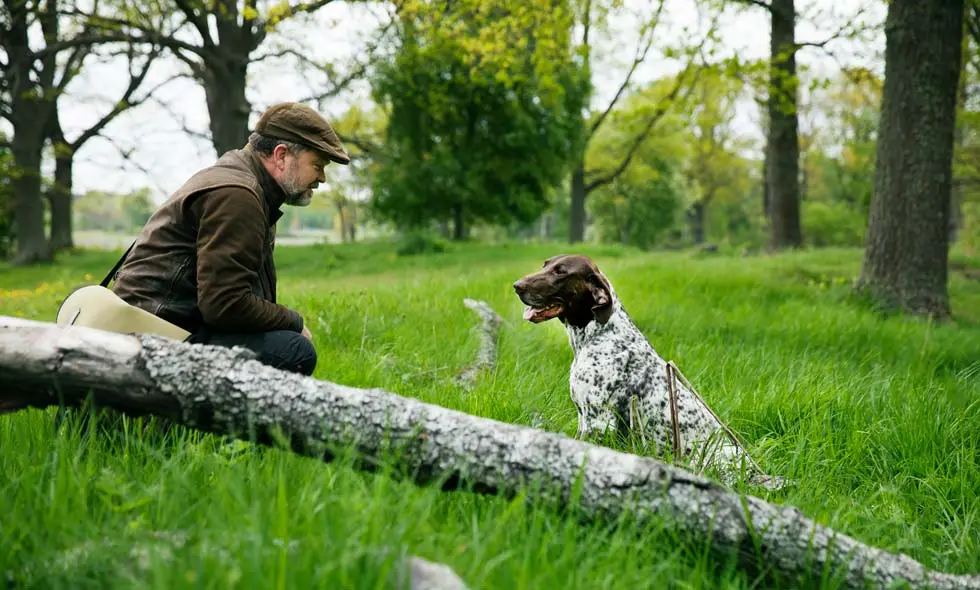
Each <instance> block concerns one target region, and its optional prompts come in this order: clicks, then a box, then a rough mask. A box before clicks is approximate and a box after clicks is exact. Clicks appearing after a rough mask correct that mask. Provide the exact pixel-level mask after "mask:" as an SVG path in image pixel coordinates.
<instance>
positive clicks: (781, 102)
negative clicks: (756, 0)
mask: <svg viewBox="0 0 980 590" xmlns="http://www.w3.org/2000/svg"><path fill="white" fill-rule="evenodd" d="M769 12H770V14H771V18H772V25H771V26H772V32H771V36H770V53H771V56H770V59H771V63H770V66H769V68H770V69H769V72H770V74H769V78H770V79H769V109H768V110H769V140H768V146H767V150H768V157H767V172H766V175H767V184H768V185H769V195H768V197H769V232H770V233H769V248H770V249H771V250H783V249H786V248H798V247H800V246H802V245H803V233H802V230H801V229H800V184H799V182H800V180H799V177H800V142H799V122H798V117H797V110H796V107H797V103H798V96H799V92H798V87H799V80H798V78H797V75H796V9H795V6H794V0H772V3H771V4H770V7H769Z"/></svg>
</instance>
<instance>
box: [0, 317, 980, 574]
mask: <svg viewBox="0 0 980 590" xmlns="http://www.w3.org/2000/svg"><path fill="white" fill-rule="evenodd" d="M251 356H252V355H251V354H250V353H247V352H246V351H245V350H244V349H231V350H229V349H224V348H219V347H212V346H202V345H188V344H184V343H180V342H176V341H173V340H165V339H162V338H158V337H136V336H128V335H121V334H112V333H108V332H102V331H98V330H92V329H89V328H81V327H70V328H61V327H58V326H55V325H53V324H48V323H41V322H34V321H26V320H20V319H17V318H7V317H0V392H2V393H0V412H13V411H17V410H19V409H22V408H26V407H41V408H43V407H48V406H55V405H59V404H64V405H78V404H80V403H82V402H83V401H84V400H85V399H86V398H87V397H88V396H89V394H90V392H91V395H92V397H93V400H94V402H95V403H96V404H97V405H100V406H106V407H110V408H114V409H117V410H120V411H122V412H126V413H132V414H154V415H158V416H163V417H166V418H168V419H170V420H173V421H175V422H178V423H181V424H184V425H186V426H189V427H192V428H197V429H200V430H204V431H208V432H218V433H226V434H231V435H233V436H239V437H243V438H246V437H247V438H248V439H249V440H255V441H257V442H260V443H263V444H273V443H274V442H275V441H276V440H277V437H276V435H275V434H274V433H275V432H276V431H280V432H281V433H284V434H285V436H287V437H288V440H289V441H290V442H291V443H292V447H293V450H294V451H296V452H300V453H303V454H307V455H312V456H316V457H318V458H320V459H322V460H325V461H329V460H332V459H333V458H335V456H336V454H335V453H336V449H353V450H354V451H355V452H356V453H357V454H358V455H359V456H360V457H361V458H362V460H363V462H362V463H359V464H358V465H356V466H357V467H359V468H364V469H369V470H370V469H373V468H376V466H377V465H379V464H380V463H382V462H383V461H384V460H385V457H388V456H390V453H391V452H392V451H395V452H397V455H398V462H399V467H400V470H399V471H398V472H397V473H396V476H401V477H408V478H411V479H412V480H413V481H415V482H416V483H417V484H419V485H430V484H437V485H440V486H441V487H442V489H446V490H451V489H467V490H471V491H474V492H480V493H494V494H501V495H505V496H514V495H516V494H518V493H526V494H529V495H528V498H529V500H530V501H535V500H537V501H546V502H554V501H556V502H557V503H558V504H559V505H560V506H562V507H563V508H565V509H567V510H570V511H574V512H575V513H577V514H578V515H580V516H582V517H585V518H588V519H593V520H596V521H606V522H608V521H609V520H610V519H613V520H614V519H616V518H618V517H620V516H624V515H627V514H628V515H629V516H630V517H631V518H632V519H636V520H641V521H642V520H643V519H647V518H651V517H652V518H664V519H667V520H668V521H669V522H670V523H671V524H672V526H674V527H675V529H676V530H677V531H678V532H680V533H682V534H683V535H685V536H690V537H692V538H695V539H702V540H707V541H709V542H710V546H711V549H712V550H713V551H716V552H719V553H723V554H726V555H735V556H736V557H737V558H738V561H739V563H740V564H741V565H742V566H743V567H745V568H746V569H748V570H751V571H758V569H759V568H760V567H763V568H766V569H768V570H769V571H770V572H778V573H779V575H780V577H783V576H792V577H800V578H801V579H804V580H808V581H809V582H808V583H814V582H815V581H819V580H820V579H821V578H822V577H823V576H825V575H828V574H829V575H832V576H834V577H835V578H837V579H838V580H840V581H841V582H843V584H844V586H845V587H850V588H864V587H865V586H867V585H869V584H870V585H872V586H875V587H884V586H891V585H894V584H902V583H904V584H907V587H910V588H936V589H945V588H950V589H954V588H955V589H973V588H976V589H980V575H955V574H948V573H942V572H936V571H933V570H930V569H928V568H926V567H925V566H923V565H922V564H921V563H919V562H917V561H915V560H913V559H912V558H910V557H909V556H907V555H904V554H893V553H889V552H887V551H884V550H882V549H878V548H875V547H870V546H868V545H866V544H863V543H861V542H859V541H858V540H856V539H854V538H852V537H849V536H847V535H844V534H842V533H838V532H836V531H834V530H833V529H831V528H829V527H827V526H824V525H821V524H819V523H816V522H814V521H812V520H810V519H808V518H806V517H805V516H804V515H803V514H802V513H801V512H800V511H799V510H797V509H795V508H792V507H789V506H780V505H775V504H771V503H768V502H765V501H763V500H761V499H759V498H756V497H753V496H744V495H740V494H737V493H734V492H733V491H731V490H729V489H727V488H725V487H723V486H721V485H719V484H717V483H714V482H712V481H710V480H708V479H705V478H703V477H700V476H697V475H694V474H692V473H689V472H686V471H683V470H681V469H679V468H676V467H673V466H671V465H668V464H665V463H663V462H660V461H657V460H654V459H652V458H646V457H640V456H636V455H630V454H626V453H622V452H618V451H615V450H613V449H609V448H606V447H601V446H597V445H593V444H589V443H586V442H583V441H578V440H574V439H572V438H570V437H567V436H564V435H561V434H555V433H550V432H545V431H541V430H537V429H533V428H528V427H525V426H519V425H515V424H507V423H502V422H498V421H494V420H490V419H486V418H480V417H477V416H472V415H469V414H465V413H462V412H458V411H454V410H450V409H447V408H443V407H440V406H436V405H432V404H427V403H423V402H421V401H418V400H416V399H413V398H408V397H403V396H399V395H397V394H394V393H390V392H387V391H384V390H381V389H360V388H355V387H349V386H344V385H339V384H335V383H331V382H328V381H322V380H317V379H313V378H309V377H304V376H301V375H297V374H293V373H286V372H283V371H279V370H277V369H273V368H271V367H268V366H265V365H262V364H260V363H259V362H257V361H255V360H252V358H251ZM532 484H537V485H532Z"/></svg>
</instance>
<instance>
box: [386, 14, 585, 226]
mask: <svg viewBox="0 0 980 590" xmlns="http://www.w3.org/2000/svg"><path fill="white" fill-rule="evenodd" d="M570 21H571V19H570V16H569V13H568V11H567V10H566V9H565V8H563V7H562V6H561V5H556V3H555V2H554V1H553V0H536V1H535V2H520V1H517V0H510V1H508V2H498V3H495V4H488V3H485V2H480V1H479V0H464V1H463V2H451V3H450V2H445V1H444V0H432V1H417V2H406V3H405V4H403V5H402V6H401V7H400V13H399V23H398V25H397V30H398V37H399V46H398V48H397V53H396V55H395V57H394V59H393V60H392V61H390V62H388V63H386V64H383V65H379V66H378V67H377V74H376V76H375V77H374V78H373V81H372V84H373V89H374V93H375V97H376V99H377V101H378V102H379V103H380V104H382V105H384V107H385V108H386V110H387V119H388V124H387V128H386V133H387V141H386V146H385V147H386V149H385V151H384V153H383V154H378V155H377V160H376V161H377V166H378V168H377V172H376V174H375V176H374V199H373V203H372V209H373V210H374V212H375V213H376V214H377V215H379V216H381V217H383V218H385V219H387V220H389V221H391V222H393V223H395V224H396V225H398V226H401V227H403V228H418V227H423V226H426V225H428V224H429V223H431V222H440V221H442V222H449V223H451V224H452V226H453V238H454V239H463V238H465V237H466V235H467V228H468V227H469V226H470V225H471V224H472V223H475V222H478V221H483V222H488V223H508V222H510V221H520V222H529V221H531V220H533V219H535V218H536V217H537V216H539V215H540V214H541V212H542V211H543V210H544V208H545V207H546V206H547V205H548V200H547V195H548V192H549V189H550V188H551V187H552V186H554V185H555V184H557V183H558V182H559V180H560V178H561V176H562V175H564V173H565V172H566V170H567V167H566V166H567V162H568V161H569V160H570V159H571V154H572V153H574V150H575V149H576V148H577V145H578V141H579V139H578V138H579V137H581V133H580V130H579V123H580V122H581V117H580V115H579V112H580V109H581V106H582V104H583V102H584V92H583V91H582V88H583V86H584V85H583V84H581V82H580V72H581V69H580V67H579V66H578V64H576V63H575V61H574V56H573V55H572V53H571V51H570V46H569V36H570V32H569V31H570V27H571V22H570ZM531 31H533V32H534V33H533V35H532V34H530V32H531ZM513 39H517V41H516V42H513V41H512V40H513Z"/></svg>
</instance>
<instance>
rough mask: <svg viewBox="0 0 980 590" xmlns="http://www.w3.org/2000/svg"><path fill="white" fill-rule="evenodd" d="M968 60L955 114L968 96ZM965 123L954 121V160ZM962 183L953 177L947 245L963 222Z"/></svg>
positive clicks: (965, 61)
mask: <svg viewBox="0 0 980 590" xmlns="http://www.w3.org/2000/svg"><path fill="white" fill-rule="evenodd" d="M963 49H964V50H967V49H969V43H968V42H966V39H965V38H964V45H963ZM968 63H969V61H968V60H965V59H964V60H963V67H962V68H963V69H961V70H960V80H959V90H958V91H957V93H956V112H957V115H959V113H962V112H963V111H965V110H966V103H967V101H968V100H969V98H970V89H969V87H968V85H967V83H966V82H967V77H966V68H967V65H968ZM965 127H966V123H965V122H963V121H960V120H957V121H956V127H955V129H956V130H955V134H954V136H953V145H954V147H953V159H954V161H955V159H956V154H957V153H959V152H960V150H961V149H962V147H963V140H964V139H965V137H964V136H965V134H966V133H965V131H966V129H965ZM963 193H964V191H963V184H962V183H960V182H957V179H956V178H953V188H952V193H951V194H950V199H949V232H948V233H947V241H948V242H949V245H950V246H952V245H953V244H955V243H956V239H957V237H958V236H959V231H960V225H961V224H962V223H963Z"/></svg>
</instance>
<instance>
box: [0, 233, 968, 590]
mask: <svg viewBox="0 0 980 590" xmlns="http://www.w3.org/2000/svg"><path fill="white" fill-rule="evenodd" d="M566 249H567V246H564V245H549V244H540V245H525V244H520V245H518V244H513V245H506V244H505V245H498V246H479V245H472V244H454V245H452V246H450V247H449V248H448V249H447V250H446V251H445V252H431V253H426V254H420V255H414V256H399V255H398V254H397V252H396V249H395V246H394V245H390V244H384V243H381V244H363V245H357V246H304V247H290V248H280V249H279V250H278V253H277V257H278V259H279V261H280V293H281V301H282V302H283V303H285V304H287V305H290V306H293V307H295V308H296V309H298V310H299V311H300V312H301V313H302V314H303V315H304V316H305V317H306V318H307V319H308V322H309V323H310V325H311V329H312V331H313V334H314V337H315V340H316V344H317V347H318V349H319V354H320V362H319V366H318V368H317V372H316V375H315V376H316V377H318V378H321V379H327V380H331V381H336V382H340V383H344V384H349V385H355V386H362V387H369V386H370V387H383V388H386V389H388V390H390V391H393V392H397V393H400V394H402V395H408V396H414V397H418V398H420V399H423V400H425V401H429V402H433V403H437V404H441V405H444V406H448V407H452V408H456V409H459V410H463V411H466V412H470V413H473V414H477V415H481V416H486V417H491V418H495V419H498V420H504V421H508V422H516V423H521V424H530V423H531V421H532V419H538V420H540V422H541V424H542V427H543V428H545V429H549V430H554V431H560V432H564V433H567V434H573V433H574V429H575V411H574V408H573V406H572V404H571V401H570V400H569V398H568V385H567V370H568V365H569V363H570V361H571V351H570V349H569V348H568V344H567V339H566V336H565V333H564V330H563V329H562V327H561V326H560V325H559V324H557V323H555V322H551V323H547V324H543V325H538V326H532V325H530V324H527V323H525V322H522V321H521V317H520V314H521V310H522V306H521V304H520V302H519V301H518V300H517V298H516V297H515V296H514V294H513V290H512V288H511V283H512V282H513V281H514V280H515V279H516V278H518V277H519V276H521V275H522V274H524V273H526V272H529V271H531V270H533V269H535V268H537V267H538V266H539V265H540V262H541V261H542V260H543V259H544V258H546V257H548V256H550V255H553V254H555V253H557V252H559V251H564V250H566ZM578 250H579V251H582V252H585V253H588V254H591V255H593V256H594V257H595V259H596V260H597V262H598V264H599V265H600V268H602V269H603V271H604V272H605V273H606V274H607V276H609V278H610V279H611V281H612V282H613V284H614V286H615V287H616V290H617V291H618V293H619V295H620V296H621V298H622V299H623V300H624V302H625V305H626V308H627V310H628V311H629V313H630V314H631V315H632V317H633V318H634V320H635V321H636V323H637V324H638V326H639V327H640V328H641V329H642V330H643V331H644V333H645V334H646V335H647V336H648V338H649V339H650V341H651V342H652V343H653V345H654V347H655V348H656V349H657V350H658V352H659V353H660V354H661V355H662V356H663V357H664V358H667V359H674V360H675V361H676V362H677V363H678V364H679V366H680V367H681V369H682V370H683V371H684V373H685V374H686V375H687V376H688V378H689V379H690V380H691V381H692V382H693V383H694V385H695V386H696V387H697V388H698V390H699V391H700V392H701V393H702V395H704V397H705V398H706V399H707V400H708V402H709V403H710V404H712V406H713V408H714V409H715V411H716V412H717V413H718V414H719V415H720V416H722V417H723V418H724V419H726V420H727V421H728V422H729V424H730V425H731V426H732V427H733V428H734V429H735V430H736V432H737V433H739V435H740V437H741V438H742V439H743V441H744V442H746V444H748V445H749V446H750V447H751V449H752V450H753V452H754V453H755V456H756V457H757V459H758V460H759V461H760V462H761V463H762V464H763V465H764V466H765V467H766V468H767V469H768V470H769V471H770V472H772V473H777V474H781V475H785V476H788V477H790V478H794V479H797V480H798V481H800V483H801V485H800V486H799V487H797V488H794V489H792V490H789V491H787V492H784V493H780V494H778V495H771V496H769V497H770V499H771V500H773V501H778V502H784V503H789V504H792V505H794V506H796V507H798V508H800V509H801V510H802V511H803V512H804V513H805V514H806V515H808V516H809V517H811V518H814V519H816V520H818V521H820V522H823V523H826V524H829V525H831V526H833V527H836V528H838V529H840V530H842V531H844V532H846V533H848V534H851V535H853V536H855V537H857V538H859V539H861V540H862V541H864V542H867V543H871V544H875V545H878V546H882V547H885V548H887V549H889V550H892V551H903V552H906V553H908V554H910V555H911V556H913V557H915V558H916V559H919V560H921V561H923V562H925V563H926V564H928V565H929V566H932V567H935V568H939V569H943V570H947V571H951V572H958V573H965V572H971V571H974V572H975V571H976V568H977V564H978V563H980V522H978V517H980V504H978V496H980V437H978V436H977V433H978V432H980V402H978V400H980V360H978V359H980V288H978V283H977V282H976V281H975V280H972V279H969V278H967V277H965V276H963V274H962V273H960V272H956V273H954V274H953V276H952V277H951V281H950V291H951V297H952V302H953V310H954V314H956V316H957V319H956V320H955V321H954V322H952V323H949V324H943V325H937V324H932V323H929V322H927V321H925V320H912V319H906V318H901V317H897V316H895V317H881V316H879V315H876V314H875V313H873V312H872V311H870V310H868V309H866V308H865V307H863V306H862V305H861V304H860V303H858V302H854V301H850V300H849V298H848V297H847V293H848V287H849V282H850V280H851V279H852V278H853V277H854V276H856V274H857V272H858V269H859V265H860V256H861V252H860V251H859V250H856V249H855V250H824V251H820V252H816V253H814V252H798V253H789V254H782V255H779V256H772V257H758V258H742V257H739V256H734V255H732V256H729V255H724V254H723V255H718V256H709V257H705V256H701V257H699V256H696V255H693V254H690V253H688V252H671V253H663V252H657V253H651V252H646V253H642V252H639V251H634V250H629V249H625V248H619V247H597V246H583V247H581V248H579V249H578ZM116 256H118V252H116V251H111V252H83V253H79V254H72V255H63V256H62V259H61V260H60V261H59V264H58V265H56V266H41V267H33V268H17V269H13V268H10V267H0V315H19V316H24V317H29V318H35V319H40V320H47V321H51V320H53V318H54V315H55V312H56V309H57V306H58V304H59V303H60V300H61V298H62V297H63V296H64V295H65V294H66V293H67V291H68V290H69V289H71V288H72V287H74V286H77V285H80V284H83V283H86V282H91V281H93V280H98V279H99V278H101V276H102V274H103V273H104V272H105V270H106V269H108V268H110V267H111V265H112V263H113V262H114V260H115V258H116ZM960 262H962V263H966V264H969V263H971V261H969V260H960ZM464 297H473V298H478V299H484V300H486V301H487V302H489V303H490V304H491V305H492V306H493V307H494V308H495V309H497V310H498V311H499V312H500V313H501V314H502V315H503V316H504V317H505V319H506V323H505V325H504V327H503V329H502V333H501V341H500V359H499V365H498V368H497V370H496V372H495V373H494V374H492V375H485V376H483V378H482V379H481V380H480V382H479V384H478V386H477V388H476V389H475V390H474V391H473V392H471V393H469V394H463V393H462V392H461V391H460V390H458V389H456V388H455V387H453V386H452V384H451V382H450V379H451V377H452V376H453V375H454V374H455V372H456V371H457V370H458V369H459V368H461V367H462V366H464V365H465V364H467V363H468V362H470V361H471V360H472V358H473V355H474V353H475V351H476V347H477V338H476V334H475V333H474V332H473V331H472V328H473V326H475V324H476V322H477V318H476V316H475V315H474V314H473V313H472V312H471V311H469V310H468V309H466V308H465V307H464V306H463V304H462V300H463V298H464ZM111 432H113V433H114V435H112V436H109V435H106V434H104V433H103V434H98V435H97V436H89V435H88V434H87V431H85V430H83V429H80V428H78V427H76V426H75V425H74V423H69V424H68V425H67V426H66V427H65V428H63V429H62V430H61V431H60V432H59V431H56V430H55V425H54V413H53V412H36V411H31V412H22V413H18V414H16V415H11V416H4V417H0V449H2V452H0V473H2V474H3V476H2V477H0V574H2V573H6V575H7V576H8V577H9V578H11V579H12V580H13V581H15V582H21V581H26V580H27V573H28V572H29V573H30V575H31V577H30V581H31V586H33V587H39V588H42V587H43V588H58V587H72V588H88V587H91V588H104V587H107V586H110V585H111V586H113V587H124V588H125V587H140V588H143V587H150V588H173V587H179V586H193V587H197V588H230V587H242V588H245V587H249V588H305V587H312V586H316V587H325V588H341V587H343V588H376V587H385V586H384V582H383V580H384V578H385V576H387V575H388V573H389V572H388V570H387V569H386V568H389V567H390V566H391V564H393V563H394V558H393V557H394V555H395V554H397V552H399V551H408V552H411V553H415V554H417V555H420V556H423V557H426V558H429V559H433V560H437V561H441V562H444V563H447V564H449V565H450V566H452V567H453V568H454V569H455V570H456V571H457V572H458V573H459V574H460V575H461V576H462V577H463V578H464V579H465V580H466V581H467V583H468V584H469V585H470V586H471V587H472V588H515V589H517V588H545V587H549V586H552V585H553V586H554V587H557V588H662V587H666V586H667V585H668V584H672V585H673V587H719V586H720V587H749V586H751V585H752V584H753V582H754V580H753V579H751V578H749V577H747V576H745V575H744V574H741V573H738V572H734V571H732V570H731V569H730V568H728V567H727V565H726V564H717V563H713V562H711V561H708V560H707V559H706V558H705V557H704V552H703V547H697V546H690V545H684V544H680V543H678V542H677V540H676V539H675V538H674V536H673V535H672V534H671V532H670V531H669V530H661V529H659V528H657V527H649V528H645V529H643V530H637V529H636V527H634V526H631V525H625V524H624V525H621V526H620V525H616V524H615V523H613V524H611V525H609V526H599V525H588V524H584V523H579V522H574V521H568V520H563V519H562V518H561V517H559V516H558V515H557V514H555V513H553V512H551V511H550V510H548V509H546V508H534V509H527V508H525V507H524V506H523V505H522V504H521V502H520V501H515V502H508V501H504V500H501V499H497V498H488V497H474V496H470V495H467V494H465V493H453V494H440V493H438V492H436V491H434V490H428V489H418V488H415V487H414V486H412V485H409V484H406V483H399V482H396V481H394V480H391V479H389V478H387V477H385V476H383V475H382V476H369V475H363V474H360V473H357V472H355V471H352V470H350V469H348V468H347V467H345V466H344V465H342V464H338V465H324V464H321V463H318V462H315V461H311V460H306V459H302V458H299V457H295V456H291V455H289V454H288V453H283V452H279V451H276V450H272V449H252V448H249V447H248V446H247V445H240V444H228V443H226V442H225V441H223V440H221V439H220V438H217V437H211V436H202V435H199V434H196V433H191V432H187V431H183V430H179V431H177V432H176V433H174V434H171V435H167V436H161V435H157V434H154V433H152V432H150V433H143V432H140V431H137V430H136V429H135V428H134V423H133V421H125V422H124V423H123V425H122V430H112V431H111ZM386 547H387V548H389V549H390V550H391V552H389V553H385V551H384V548H386ZM826 586H828V587H832V586H833V584H832V583H829V582H828V583H827V584H826Z"/></svg>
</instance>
